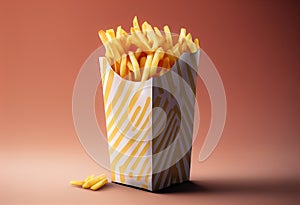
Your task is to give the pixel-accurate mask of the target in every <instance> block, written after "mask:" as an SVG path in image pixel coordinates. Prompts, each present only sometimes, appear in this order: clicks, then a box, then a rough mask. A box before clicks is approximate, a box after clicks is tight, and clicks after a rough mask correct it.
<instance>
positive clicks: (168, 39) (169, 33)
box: [164, 25, 173, 47]
mask: <svg viewBox="0 0 300 205" xmlns="http://www.w3.org/2000/svg"><path fill="white" fill-rule="evenodd" d="M164 32H165V35H166V40H167V43H168V45H169V46H170V47H172V46H173V40H172V35H171V31H170V28H169V26H167V25H166V26H164Z"/></svg>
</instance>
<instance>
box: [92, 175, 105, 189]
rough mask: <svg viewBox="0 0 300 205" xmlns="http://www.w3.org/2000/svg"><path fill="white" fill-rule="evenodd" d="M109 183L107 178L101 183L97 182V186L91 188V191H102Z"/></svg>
mask: <svg viewBox="0 0 300 205" xmlns="http://www.w3.org/2000/svg"><path fill="white" fill-rule="evenodd" d="M107 183H108V181H107V179H106V178H104V179H102V180H100V181H99V182H97V183H96V184H94V185H93V186H91V188H90V189H91V190H93V191H96V190H98V189H100V188H101V187H103V186H104V185H105V184H107Z"/></svg>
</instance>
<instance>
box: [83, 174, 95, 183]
mask: <svg viewBox="0 0 300 205" xmlns="http://www.w3.org/2000/svg"><path fill="white" fill-rule="evenodd" d="M94 177H95V175H93V174H92V175H89V176H87V177H86V178H85V179H84V180H83V181H84V182H87V181H88V180H90V179H92V178H94Z"/></svg>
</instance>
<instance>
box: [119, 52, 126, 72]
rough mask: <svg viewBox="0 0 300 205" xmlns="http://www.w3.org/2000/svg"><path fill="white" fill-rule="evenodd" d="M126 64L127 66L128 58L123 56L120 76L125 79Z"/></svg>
mask: <svg viewBox="0 0 300 205" xmlns="http://www.w3.org/2000/svg"><path fill="white" fill-rule="evenodd" d="M126 64H127V56H126V54H123V55H122V59H121V64H120V76H121V77H124V76H125V75H126Z"/></svg>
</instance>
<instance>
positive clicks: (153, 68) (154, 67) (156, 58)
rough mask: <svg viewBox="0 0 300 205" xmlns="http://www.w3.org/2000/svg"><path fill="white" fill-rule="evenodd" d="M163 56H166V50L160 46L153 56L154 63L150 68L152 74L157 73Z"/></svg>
mask: <svg viewBox="0 0 300 205" xmlns="http://www.w3.org/2000/svg"><path fill="white" fill-rule="evenodd" d="M163 56H164V51H163V49H162V48H161V47H160V48H158V49H157V50H156V52H155V54H154V56H153V60H152V63H151V69H150V76H153V75H154V74H155V73H156V70H157V65H158V62H159V61H160V59H161V58H162V57H163Z"/></svg>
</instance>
